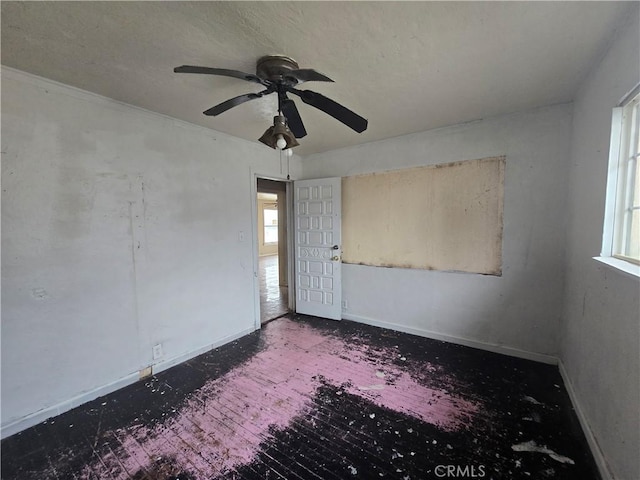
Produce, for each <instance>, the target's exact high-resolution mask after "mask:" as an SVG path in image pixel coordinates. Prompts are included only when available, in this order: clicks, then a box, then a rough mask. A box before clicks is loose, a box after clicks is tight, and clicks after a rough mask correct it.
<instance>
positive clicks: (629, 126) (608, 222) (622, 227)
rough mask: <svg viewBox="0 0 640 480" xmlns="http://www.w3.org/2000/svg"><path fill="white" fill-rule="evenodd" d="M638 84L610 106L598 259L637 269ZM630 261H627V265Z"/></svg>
mask: <svg viewBox="0 0 640 480" xmlns="http://www.w3.org/2000/svg"><path fill="white" fill-rule="evenodd" d="M639 157H640V85H639V86H638V87H636V89H635V90H634V91H633V92H632V93H631V94H630V95H628V96H627V97H626V99H625V100H624V101H623V102H621V106H620V107H617V108H615V109H614V110H613V121H612V125H611V148H610V156H609V178H608V183H607V203H606V210H605V222H604V233H603V242H602V257H600V259H601V260H602V259H603V257H604V258H609V259H610V260H614V262H611V261H609V262H607V263H610V264H612V265H614V266H618V267H621V266H624V264H627V266H631V265H633V266H632V267H631V269H629V268H628V267H627V268H622V269H623V270H626V271H629V272H630V273H635V274H636V275H637V274H638V271H639V270H640V269H638V268H636V267H635V266H637V265H640V168H638V161H640V158H639ZM629 264H631V265H629Z"/></svg>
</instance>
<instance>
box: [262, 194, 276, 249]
mask: <svg viewBox="0 0 640 480" xmlns="http://www.w3.org/2000/svg"><path fill="white" fill-rule="evenodd" d="M266 210H270V211H275V212H276V221H277V220H278V216H277V215H278V204H277V202H270V203H267V202H265V203H264V204H263V205H262V235H263V236H262V239H263V240H262V244H263V245H264V246H272V245H278V240H276V241H275V242H267V227H276V232H277V231H278V224H277V223H276V224H275V225H273V224H269V225H267V221H266V218H265V211H266ZM276 236H277V234H276Z"/></svg>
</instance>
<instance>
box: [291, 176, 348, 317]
mask: <svg viewBox="0 0 640 480" xmlns="http://www.w3.org/2000/svg"><path fill="white" fill-rule="evenodd" d="M294 190H295V193H294V203H295V219H296V220H295V244H296V251H295V259H296V262H295V269H296V312H298V313H305V314H308V315H314V316H317V317H324V318H331V319H333V320H340V319H341V315H342V277H341V272H342V269H341V267H342V263H341V261H342V260H341V251H342V250H341V217H342V213H341V208H342V201H341V179H340V178H323V179H319V180H299V181H296V182H294Z"/></svg>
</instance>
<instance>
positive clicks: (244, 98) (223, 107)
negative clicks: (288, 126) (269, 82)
mask: <svg viewBox="0 0 640 480" xmlns="http://www.w3.org/2000/svg"><path fill="white" fill-rule="evenodd" d="M268 93H271V91H270V90H269V89H267V90H264V91H262V92H258V93H245V94H244V95H238V96H237V97H233V98H230V99H229V100H227V101H226V102H222V103H220V104H218V105H216V106H215V107H211V108H210V109H209V110H205V111H204V112H202V113H204V114H205V115H209V116H214V117H215V116H216V115H220V114H221V113H224V112H226V111H227V110H229V109H230V108H233V107H237V106H238V105H241V104H243V103H245V102H248V101H249V100H255V99H256V98H260V97H262V96H264V95H266V94H268Z"/></svg>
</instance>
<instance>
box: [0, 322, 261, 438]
mask: <svg viewBox="0 0 640 480" xmlns="http://www.w3.org/2000/svg"><path fill="white" fill-rule="evenodd" d="M253 331H255V328H254V327H252V328H247V329H244V330H242V331H240V332H238V333H235V334H233V335H229V336H227V337H224V338H222V339H220V340H218V341H216V342H214V343H212V344H209V345H204V346H202V347H200V348H197V349H195V350H191V351H190V352H187V353H184V354H182V355H178V356H176V357H173V358H170V359H168V360H163V361H161V362H158V363H156V364H152V365H149V366H150V367H151V369H152V374H154V375H155V374H156V373H160V372H162V371H164V370H167V369H169V368H171V367H173V366H175V365H178V364H179V363H182V362H186V361H187V360H190V359H192V358H194V357H197V356H198V355H200V354H202V353H205V352H208V351H209V350H213V349H214V348H218V347H220V346H222V345H225V344H227V343H229V342H233V341H234V340H237V339H238V338H240V337H244V336H245V335H247V334H249V333H251V332H253ZM141 370H142V369H141ZM139 379H140V373H139V372H134V373H130V374H128V375H126V376H125V377H123V378H120V379H118V380H116V381H114V382H111V383H108V384H106V385H102V386H100V387H98V388H95V389H93V390H90V391H88V392H83V393H81V394H80V395H76V396H75V397H72V398H70V399H69V400H65V401H63V402H60V403H57V404H56V405H52V406H50V407H46V408H43V409H42V410H38V411H37V412H34V413H30V414H29V415H25V416H24V417H21V418H19V419H18V420H14V421H12V422H11V423H8V424H7V425H2V427H1V428H0V438H2V439H4V438H7V437H10V436H11V435H15V434H16V433H19V432H21V431H23V430H26V429H27V428H29V427H33V426H34V425H37V424H39V423H42V422H44V421H45V420H47V419H49V418H51V417H55V416H57V415H60V414H63V413H65V412H68V411H69V410H72V409H74V408H76V407H79V406H80V405H82V404H84V403H87V402H90V401H91V400H95V399H96V398H98V397H101V396H103V395H107V394H109V393H112V392H115V391H116V390H120V389H121V388H124V387H126V386H128V385H131V384H133V383H135V382H137V381H138V380H139Z"/></svg>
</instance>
